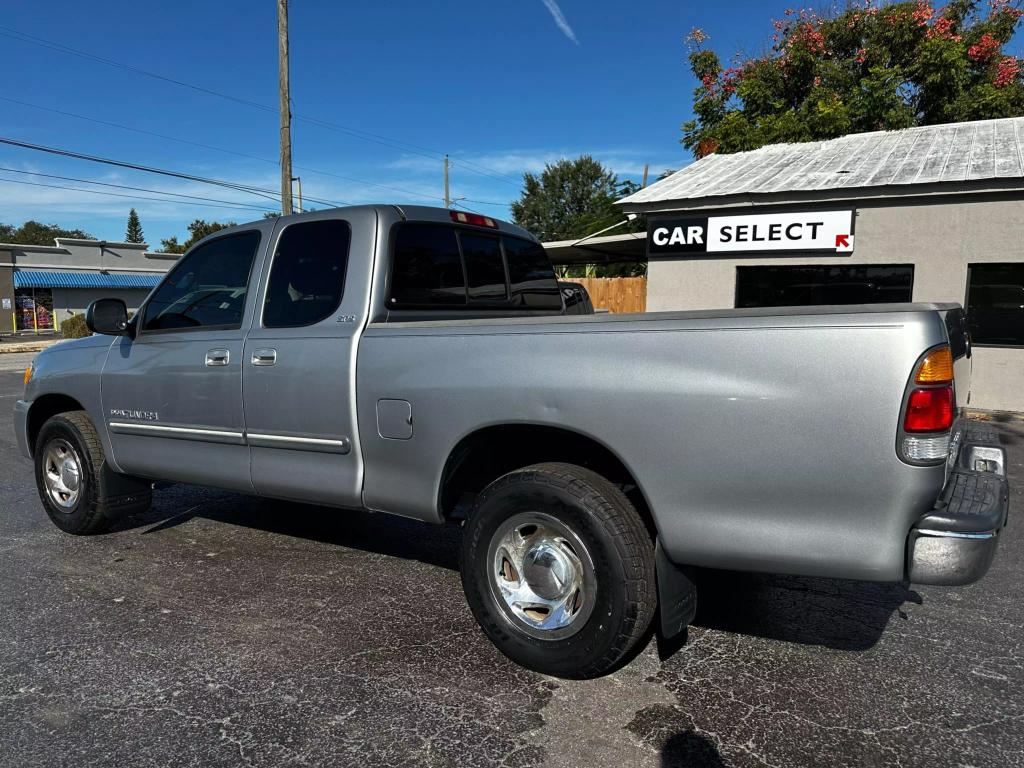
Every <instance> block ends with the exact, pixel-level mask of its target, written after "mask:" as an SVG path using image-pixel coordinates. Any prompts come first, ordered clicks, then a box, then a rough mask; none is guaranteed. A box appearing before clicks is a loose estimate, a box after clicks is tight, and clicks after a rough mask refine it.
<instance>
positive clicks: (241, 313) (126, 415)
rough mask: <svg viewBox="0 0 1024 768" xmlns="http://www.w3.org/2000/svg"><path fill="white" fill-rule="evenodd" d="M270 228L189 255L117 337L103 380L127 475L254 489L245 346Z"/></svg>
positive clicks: (114, 441)
mask: <svg viewBox="0 0 1024 768" xmlns="http://www.w3.org/2000/svg"><path fill="white" fill-rule="evenodd" d="M269 229H270V226H268V225H262V226H261V225H257V226H255V227H253V228H251V229H244V230H241V231H233V232H231V233H229V234H226V235H222V236H220V237H215V238H213V239H211V240H207V241H206V242H204V243H202V244H200V245H199V246H198V247H196V248H194V249H193V250H191V251H190V252H189V253H188V254H186V255H185V256H183V257H182V259H181V261H179V262H178V264H177V265H175V267H174V268H173V269H172V270H171V271H170V273H168V275H167V277H166V278H165V279H164V281H163V282H162V283H161V284H160V286H159V287H158V288H157V289H156V290H155V291H154V292H153V294H152V295H151V296H150V297H149V299H148V300H147V302H146V304H145V305H144V306H143V307H142V309H140V310H139V312H140V316H139V317H138V318H137V319H136V321H135V322H136V323H137V325H138V331H137V332H136V336H135V338H134V339H132V338H129V337H127V336H125V337H121V338H119V339H118V340H117V341H116V342H115V343H114V345H113V346H112V347H111V349H110V351H109V353H108V354H107V361H106V364H105V366H104V369H103V374H102V382H101V388H102V400H103V410H104V413H105V416H106V419H107V429H108V432H109V434H110V441H111V445H112V447H113V452H114V459H115V461H116V462H117V464H118V465H119V467H120V468H121V470H122V471H123V472H125V473H128V474H132V475H140V476H142V477H152V478H157V479H163V480H177V481H181V482H191V483H198V484H202V485H215V486H218V487H222V488H231V489H234V490H239V491H247V492H251V491H252V481H251V478H250V473H249V449H248V447H247V446H246V444H245V435H244V432H245V424H244V420H243V413H242V349H243V344H244V338H245V329H246V328H247V327H248V325H249V322H250V320H251V317H252V313H253V306H254V302H253V301H252V291H251V286H252V283H253V282H254V281H255V279H256V274H255V273H256V271H257V270H256V269H254V266H255V265H256V263H257V254H258V251H259V247H260V243H261V239H262V236H263V235H262V234H261V230H269Z"/></svg>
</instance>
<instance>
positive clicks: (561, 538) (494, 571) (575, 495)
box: [461, 463, 656, 678]
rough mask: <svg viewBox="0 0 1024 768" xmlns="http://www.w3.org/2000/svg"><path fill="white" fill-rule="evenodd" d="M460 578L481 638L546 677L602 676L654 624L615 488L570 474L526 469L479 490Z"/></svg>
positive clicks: (641, 564)
mask: <svg viewBox="0 0 1024 768" xmlns="http://www.w3.org/2000/svg"><path fill="white" fill-rule="evenodd" d="M461 570H462V584H463V588H464V589H465V592H466V599H467V601H468V602H469V606H470V608H471V609H472V611H473V614H474V615H475V616H476V619H477V621H478V622H479V623H480V626H481V627H482V628H483V630H484V632H486V633H487V635H488V637H490V639H491V640H492V641H493V642H494V644H495V645H496V646H497V647H498V648H499V649H500V650H501V651H502V652H503V653H504V654H505V655H506V656H508V657H509V658H511V659H512V660H514V661H516V662H518V663H519V664H522V665H523V666H525V667H529V668H530V669H534V670H537V671H539V672H544V673H546V674H550V675H556V676H559V677H574V678H585V677H596V676H598V675H602V674H605V673H606V672H609V671H611V670H612V669H614V668H615V667H616V666H617V665H618V664H619V663H620V662H621V661H622V660H623V659H624V658H626V657H627V656H628V654H629V653H630V652H631V651H632V650H634V649H635V647H636V645H637V643H638V642H639V641H640V639H641V638H642V637H643V636H644V634H645V633H646V631H647V629H648V628H649V626H650V623H651V619H652V618H653V616H654V610H655V606H656V592H655V575H654V547H653V545H652V543H651V539H650V536H649V534H648V533H647V529H646V527H645V526H644V524H643V521H642V520H641V519H640V516H639V514H638V513H637V511H636V509H635V508H634V507H633V505H632V504H630V502H629V500H628V499H627V498H626V497H625V495H624V494H623V493H622V492H621V491H620V490H619V489H618V488H617V487H616V486H614V485H612V484H611V483H610V482H608V481H607V480H606V479H605V478H603V477H601V476H600V475H598V474H596V473H595V472H592V471H590V470H588V469H585V468H583V467H578V466H575V465H572V464H560V463H550V464H536V465H534V466H530V467H525V468H523V469H519V470H516V471H514V472H511V473H509V474H507V475H505V476H504V477H502V478H499V479H498V480H496V481H495V482H494V483H492V484H491V485H490V486H488V487H487V488H486V489H485V490H484V492H483V493H482V494H481V495H480V497H479V499H478V500H477V503H476V506H475V507H474V509H473V512H472V513H471V515H470V517H469V520H468V522H467V523H466V529H465V536H464V538H463V547H462V568H461Z"/></svg>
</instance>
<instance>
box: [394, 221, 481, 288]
mask: <svg viewBox="0 0 1024 768" xmlns="http://www.w3.org/2000/svg"><path fill="white" fill-rule="evenodd" d="M397 230H398V231H397V232H396V234H395V245H394V253H393V254H392V262H391V298H390V301H389V304H390V305H391V306H393V307H402V306H415V305H436V304H442V305H446V306H450V305H452V304H465V303H466V278H465V276H464V275H463V272H462V259H461V258H459V245H458V243H457V242H456V240H455V229H454V228H453V227H446V226H438V225H436V224H401V225H399V226H398V227H397Z"/></svg>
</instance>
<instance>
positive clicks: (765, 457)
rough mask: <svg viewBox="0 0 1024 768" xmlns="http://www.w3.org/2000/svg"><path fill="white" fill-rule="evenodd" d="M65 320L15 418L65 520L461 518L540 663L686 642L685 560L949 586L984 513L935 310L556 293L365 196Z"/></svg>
mask: <svg viewBox="0 0 1024 768" xmlns="http://www.w3.org/2000/svg"><path fill="white" fill-rule="evenodd" d="M87 319H88V325H89V327H90V329H91V330H92V331H93V332H94V333H95V334H97V335H93V336H91V337H90V338H85V339H80V340H76V341H68V342H64V343H62V344H58V345H56V346H54V347H52V348H51V349H49V350H47V351H45V352H43V353H42V354H40V355H39V356H38V357H37V358H36V360H35V363H34V365H33V367H32V368H30V369H29V370H28V371H26V390H25V396H24V399H23V400H21V401H20V402H18V403H17V406H16V409H15V411H16V418H15V423H16V429H17V439H18V444H19V446H20V447H21V450H22V451H23V452H24V453H25V455H26V456H29V457H31V458H32V459H33V461H34V464H35V473H36V480H37V484H38V487H39V495H40V498H41V499H42V502H43V506H44V507H45V509H46V512H47V513H48V515H49V516H50V518H51V519H52V520H53V522H54V523H55V524H56V525H57V526H58V527H59V528H60V529H62V530H64V531H66V532H68V533H74V534H91V533H96V532H99V531H102V530H103V529H104V527H105V526H107V525H108V523H110V522H111V520H113V519H114V518H115V517H116V516H117V515H119V514H125V513H129V512H137V511H139V510H143V509H145V508H146V507H147V506H148V505H149V503H150V500H151V492H152V487H153V484H154V482H155V481H171V482H183V483H196V484H201V485H209V486H217V487H220V488H226V489H231V490H234V491H239V492H242V493H248V494H255V495H259V496H267V497H272V498H277V499H291V500H297V501H302V502H309V503H314V504H320V505H326V506H329V507H334V508H337V509H338V510H339V511H338V515H339V522H338V524H339V525H344V524H345V522H344V516H345V511H344V510H373V511H379V512H387V513H391V514H395V515H402V516H405V517H410V518H415V519H418V520H423V521H428V522H432V523H444V522H456V523H458V524H461V525H462V526H463V529H464V535H463V546H462V582H463V585H464V588H465V593H466V597H467V600H468V602H469V606H470V608H471V609H472V611H473V613H474V614H475V616H476V618H477V620H478V621H479V623H480V625H481V627H482V628H483V630H484V631H485V632H486V633H487V635H488V636H489V637H490V639H491V640H492V641H493V642H494V643H495V644H496V645H497V646H498V647H499V648H500V649H501V650H502V651H503V652H504V653H505V654H507V655H508V656H509V657H511V658H512V659H514V660H515V661H517V662H519V663H521V664H523V665H526V666H528V667H530V668H533V669H536V670H540V671H543V672H546V673H550V674H554V675H560V676H571V677H588V676H595V675H600V674H602V673H604V672H606V671H608V670H609V669H612V668H614V667H615V666H616V665H617V664H619V663H621V662H622V661H623V659H625V658H628V657H629V655H630V652H631V650H632V649H634V648H636V647H637V645H638V642H639V641H640V639H641V638H643V637H644V636H645V633H647V632H648V631H649V629H650V628H651V626H652V623H653V622H654V618H655V616H658V617H659V624H660V631H661V632H662V634H663V635H665V636H673V635H675V634H677V633H679V632H680V631H681V630H682V629H683V628H685V626H686V625H687V623H688V622H689V621H690V620H691V618H692V616H693V611H694V607H695V605H696V593H695V587H694V583H693V579H692V576H693V569H694V568H696V567H701V566H708V567H715V568H723V569H734V570H747V571H761V572H775V573H788V574H804V575H810V576H824V577H839V578H846V579H865V580H875V581H901V580H910V581H915V582H919V583H925V584H966V583H968V582H971V581H974V580H976V579H978V578H980V577H981V576H982V575H983V574H984V573H985V571H986V570H987V569H988V567H989V564H990V563H991V561H992V558H993V556H994V553H995V549H996V545H997V542H998V539H999V533H1000V531H1001V529H1002V528H1003V526H1004V524H1005V522H1006V511H1007V485H1006V478H1005V467H1004V465H1005V460H1004V453H1003V450H1002V448H1000V446H999V442H998V440H997V439H996V436H995V434H994V433H993V432H992V431H991V430H990V429H987V428H986V427H985V426H984V425H982V424H979V423H977V422H968V421H966V420H963V419H958V418H957V417H958V414H959V412H960V409H961V408H962V407H963V406H964V405H966V403H967V398H968V387H969V377H970V366H971V350H970V346H969V340H968V338H967V335H966V332H965V321H964V314H963V311H962V310H961V308H960V307H959V306H957V305H936V304H890V305H876V306H845V307H800V308H784V309H760V310H743V311H738V310H732V309H725V310H721V311H701V312H667V313H652V314H642V315H607V314H605V315H593V314H575V315H570V314H566V312H565V307H564V304H563V298H562V293H561V292H560V290H559V286H558V284H557V281H556V278H555V274H554V272H553V270H552V267H551V265H550V263H549V261H548V259H547V258H546V256H545V253H544V251H543V249H542V248H541V246H540V245H539V243H538V242H537V241H536V239H535V238H533V237H531V236H530V235H529V234H528V233H527V232H525V231H523V230H522V229H519V228H518V227H515V226H512V225H510V224H506V223H503V222H500V221H497V220H495V219H492V218H489V217H485V216H480V215H476V214H469V213H462V212H455V211H449V210H444V209H433V208H421V207H406V206H402V207H399V206H387V205H383V206H362V207H352V208H342V209H337V210H330V211H321V212H316V213H309V214H302V215H297V216H288V217H284V218H278V219H275V220H264V221H258V222H254V223H252V224H245V225H242V226H238V227H234V228H232V229H228V230H224V231H221V232H218V233H216V234H215V235H211V236H210V237H208V238H207V239H205V240H203V241H202V242H200V243H199V244H198V245H196V246H195V247H194V248H193V249H192V250H190V251H189V252H188V253H187V254H185V255H184V256H183V257H182V258H181V260H180V261H179V262H178V264H177V265H175V267H174V268H173V269H172V270H171V271H170V272H169V273H168V275H167V276H166V278H165V279H164V280H163V282H162V283H161V284H160V285H159V286H158V287H157V288H156V289H154V291H153V292H152V294H151V295H150V296H149V297H148V299H147V300H146V302H145V303H144V305H143V306H142V308H141V309H140V310H139V311H138V313H137V314H136V315H135V316H134V317H133V318H132V319H131V320H130V321H129V319H128V316H127V312H126V308H125V305H124V303H123V302H121V301H119V300H117V299H102V300H100V301H97V302H95V303H94V304H93V305H92V306H91V307H90V310H89V313H88V317H87Z"/></svg>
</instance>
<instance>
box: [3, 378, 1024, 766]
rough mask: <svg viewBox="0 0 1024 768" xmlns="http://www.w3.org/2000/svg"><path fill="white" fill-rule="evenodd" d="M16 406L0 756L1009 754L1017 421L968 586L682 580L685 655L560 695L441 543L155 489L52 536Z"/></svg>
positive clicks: (9, 455) (411, 530) (329, 762)
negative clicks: (989, 559) (478, 615)
mask: <svg viewBox="0 0 1024 768" xmlns="http://www.w3.org/2000/svg"><path fill="white" fill-rule="evenodd" d="M20 391H21V381H20V374H16V373H0V456H3V457H4V461H3V468H2V470H0V499H2V504H0V512H2V514H0V584H2V589H0V766H2V768H29V767H30V766H48V767H49V766H65V765H66V766H71V765H74V766H76V768H87V767H88V766H113V765H116V766H154V767H155V766H160V768H170V767H171V766H186V765H202V766H204V767H206V766H237V765H242V766H283V765H309V766H317V765H323V766H343V765H360V766H371V765H372V766H377V765H385V766H391V765H393V766H410V765H424V766H509V767H510V768H511V767H513V766H524V767H525V766H542V765H547V766H625V765H629V766H658V767H660V768H666V767H667V766H725V765H729V766H805V765H806V766H819V765H829V766H876V765H892V766H908V767H909V766H927V767H928V768H935V767H936V766H981V765H984V766H1017V765H1021V764H1024V649H1022V647H1021V645H1022V642H1024V631H1022V629H1024V603H1022V601H1021V600H1019V599H1018V592H1019V587H1018V578H1019V574H1020V573H1022V572H1024V538H1022V534H1021V529H1020V526H1019V524H1018V521H1017V517H1018V516H1019V515H1020V514H1021V511H1022V489H1024V421H1019V420H1017V421H1008V422H1005V423H1001V424H1000V425H999V428H1000V430H1001V432H1002V434H1003V439H1004V443H1006V445H1007V448H1008V451H1009V468H1008V469H1009V474H1010V479H1011V510H1010V515H1011V521H1010V526H1009V528H1008V529H1007V530H1006V531H1005V533H1004V537H1003V541H1002V543H1001V545H1000V552H999V554H998V555H997V557H996V562H995V564H994V565H993V567H992V570H991V571H990V572H989V574H988V576H987V577H986V578H985V579H984V580H983V581H982V582H980V583H979V584H975V585H972V586H970V587H962V588H941V587H917V586H913V585H912V586H910V587H905V586H902V585H896V584H864V583H856V582H845V581H828V580H823V579H803V578H792V577H778V576H776V577H772V576H757V575H745V574H729V573H712V572H709V573H704V574H702V575H701V580H700V586H701V594H700V605H701V608H700V612H699V614H698V617H697V621H696V623H695V625H694V626H693V627H691V628H690V630H689V632H688V637H687V638H686V642H685V644H683V645H682V646H681V647H671V648H669V647H665V646H664V644H663V645H662V646H661V647H660V648H659V646H658V644H657V642H656V641H653V640H652V641H651V643H650V644H649V645H648V647H647V648H646V649H645V650H643V651H642V652H641V653H640V654H639V655H638V656H637V658H636V659H634V660H633V661H632V662H631V663H630V664H629V665H627V666H626V667H624V668H622V669H621V670H619V671H618V672H616V673H615V674H613V675H610V676H608V677H605V678H602V679H600V680H593V681H562V680H556V679H553V678H548V677H544V676H542V675H538V674H535V673H533V672H529V671H526V670H523V669H520V668H519V667H516V666H515V665H514V664H512V663H511V662H509V661H507V660H506V659H505V658H504V657H502V656H501V655H500V654H499V653H498V652H497V651H496V650H495V649H494V648H493V647H492V646H491V644H490V643H489V642H488V641H487V639H486V638H485V637H484V635H483V634H482V633H481V632H480V631H479V630H478V629H477V626H476V624H475V622H474V621H473V618H472V616H471V615H470V613H469V610H468V609H467V608H466V605H465V602H464V600H463V597H462V592H461V588H460V585H459V578H458V573H457V572H456V570H455V568H456V563H457V551H458V541H459V530H458V529H457V528H455V527H451V526H446V527H434V526H428V525H423V524H420V523H416V522H413V521H409V520H402V519H399V518H390V517H387V516H383V515H371V514H362V513H353V512H345V511H336V510H329V509H323V508H318V507H308V506H302V505H297V504H286V503H281V502H275V501H266V500H259V499H253V498H247V497H243V496H238V495H235V494H231V493H226V492H221V491H215V490H208V489H200V488H193V487H185V486H177V487H173V488H168V489H164V490H161V491H158V492H157V493H156V495H155V504H154V507H153V509H152V510H151V511H150V512H149V513H147V514H146V515H144V516H140V517H136V518H131V519H128V520H126V521H124V522H123V523H121V524H120V525H119V526H118V529H117V530H116V531H115V532H114V533H111V534H107V535H103V536H97V537H91V538H74V537H70V536H66V535H64V534H62V533H60V532H59V531H58V530H57V529H56V528H55V527H54V526H53V525H52V524H51V523H50V522H49V520H48V519H47V518H46V516H45V514H44V513H43V511H42V507H41V506H40V503H39V500H38V498H37V496H36V491H35V485H34V482H33V480H32V468H31V464H30V463H29V462H28V461H27V460H24V459H22V458H20V457H19V456H17V454H16V451H15V448H14V445H13V436H12V431H11V423H10V422H11V417H10V407H11V406H13V403H14V399H15V398H16V396H17V395H18V394H19V393H20ZM676 645H678V644H676Z"/></svg>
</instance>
